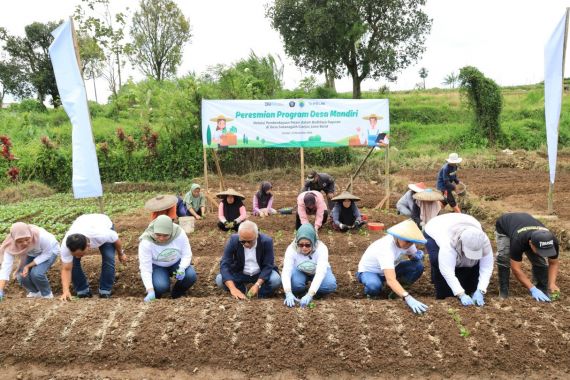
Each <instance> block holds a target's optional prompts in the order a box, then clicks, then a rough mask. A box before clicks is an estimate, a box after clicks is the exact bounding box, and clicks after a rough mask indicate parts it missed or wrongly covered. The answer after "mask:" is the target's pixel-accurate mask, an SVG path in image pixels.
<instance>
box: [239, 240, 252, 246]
mask: <svg viewBox="0 0 570 380" xmlns="http://www.w3.org/2000/svg"><path fill="white" fill-rule="evenodd" d="M239 242H240V243H241V245H246V244H253V243H254V242H255V239H253V240H240V241H239Z"/></svg>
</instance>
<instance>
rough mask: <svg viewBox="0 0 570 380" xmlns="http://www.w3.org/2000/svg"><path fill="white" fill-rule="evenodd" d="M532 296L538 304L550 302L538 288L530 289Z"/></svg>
mask: <svg viewBox="0 0 570 380" xmlns="http://www.w3.org/2000/svg"><path fill="white" fill-rule="evenodd" d="M530 295H531V296H532V298H534V299H535V300H537V301H538V302H550V298H549V297H548V296H547V295H546V294H544V293H543V292H542V290H540V289H539V288H537V287H536V286H533V287H532V288H530Z"/></svg>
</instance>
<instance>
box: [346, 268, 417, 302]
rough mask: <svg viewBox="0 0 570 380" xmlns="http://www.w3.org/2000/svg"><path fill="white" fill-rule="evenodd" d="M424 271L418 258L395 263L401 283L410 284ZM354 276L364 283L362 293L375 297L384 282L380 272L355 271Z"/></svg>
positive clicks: (384, 278) (384, 279) (397, 277)
mask: <svg viewBox="0 0 570 380" xmlns="http://www.w3.org/2000/svg"><path fill="white" fill-rule="evenodd" d="M423 273H424V264H423V263H422V262H421V261H419V260H407V261H402V262H400V263H399V264H398V265H396V279H397V280H398V282H400V284H402V285H411V284H413V283H414V282H416V281H417V280H418V279H419V278H420V277H421V276H422V274H423ZM356 278H358V281H359V282H360V283H361V284H362V285H364V294H366V295H368V296H371V297H376V296H378V295H380V292H381V291H382V287H383V286H384V284H385V283H386V277H384V276H381V275H380V273H372V272H357V273H356Z"/></svg>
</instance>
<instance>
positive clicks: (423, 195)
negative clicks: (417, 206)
mask: <svg viewBox="0 0 570 380" xmlns="http://www.w3.org/2000/svg"><path fill="white" fill-rule="evenodd" d="M412 198H414V199H416V200H418V201H442V200H443V194H442V193H441V191H439V190H434V189H425V190H424V191H422V192H420V193H415V194H414V195H413V196H412Z"/></svg>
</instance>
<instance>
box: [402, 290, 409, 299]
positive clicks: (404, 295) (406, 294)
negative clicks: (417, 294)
mask: <svg viewBox="0 0 570 380" xmlns="http://www.w3.org/2000/svg"><path fill="white" fill-rule="evenodd" d="M409 295H410V293H408V292H404V293H402V299H403V300H405V299H406V297H407V296H409Z"/></svg>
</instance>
